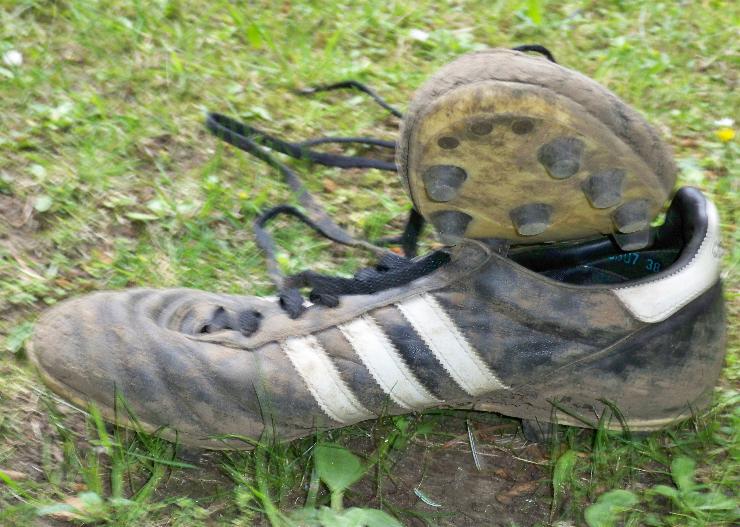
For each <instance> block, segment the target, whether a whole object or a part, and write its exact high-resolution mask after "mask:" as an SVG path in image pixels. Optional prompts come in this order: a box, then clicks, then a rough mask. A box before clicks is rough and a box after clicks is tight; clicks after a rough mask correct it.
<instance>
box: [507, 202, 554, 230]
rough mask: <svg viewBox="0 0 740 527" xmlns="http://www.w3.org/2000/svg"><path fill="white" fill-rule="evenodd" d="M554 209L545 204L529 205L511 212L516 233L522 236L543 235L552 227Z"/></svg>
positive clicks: (510, 215)
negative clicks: (551, 219) (551, 220)
mask: <svg viewBox="0 0 740 527" xmlns="http://www.w3.org/2000/svg"><path fill="white" fill-rule="evenodd" d="M551 215H552V207H551V206H550V205H546V204H545V203H528V204H527V205H522V206H521V207H517V208H515V209H512V210H511V211H509V217H510V218H511V221H512V222H513V223H514V227H515V228H516V231H517V232H518V233H519V234H520V235H522V236H535V235H537V234H542V233H543V232H545V230H546V229H547V228H548V227H549V226H550V216H551Z"/></svg>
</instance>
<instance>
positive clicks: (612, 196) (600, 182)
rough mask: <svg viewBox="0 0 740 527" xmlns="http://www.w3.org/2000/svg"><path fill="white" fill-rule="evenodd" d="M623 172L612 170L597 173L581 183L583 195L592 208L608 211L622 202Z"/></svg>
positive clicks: (616, 169) (617, 169)
mask: <svg viewBox="0 0 740 527" xmlns="http://www.w3.org/2000/svg"><path fill="white" fill-rule="evenodd" d="M624 177H625V172H624V170H622V169H619V168H614V169H611V170H604V171H602V172H597V173H595V174H593V175H592V176H591V177H589V178H588V179H587V180H585V181H584V182H583V185H582V187H581V188H582V189H583V193H584V194H585V195H586V197H587V198H588V201H589V202H590V203H591V205H592V206H593V207H594V208H597V209H608V208H609V207H614V206H615V205H619V202H620V201H622V185H623V184H624Z"/></svg>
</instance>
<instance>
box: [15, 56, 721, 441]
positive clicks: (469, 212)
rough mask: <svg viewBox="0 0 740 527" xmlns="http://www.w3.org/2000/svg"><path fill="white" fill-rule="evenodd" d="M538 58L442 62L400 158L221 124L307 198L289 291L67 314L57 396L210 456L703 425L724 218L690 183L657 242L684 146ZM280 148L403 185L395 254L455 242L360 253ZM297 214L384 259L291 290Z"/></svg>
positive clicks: (262, 239)
mask: <svg viewBox="0 0 740 527" xmlns="http://www.w3.org/2000/svg"><path fill="white" fill-rule="evenodd" d="M521 49H522V50H521V51H514V50H501V49H494V50H490V51H485V52H478V53H473V54H470V55H467V56H463V57H461V58H459V59H458V60H456V61H454V62H452V63H451V64H449V65H447V66H445V67H444V68H442V69H441V70H440V71H439V72H438V73H437V74H436V75H434V76H433V77H432V78H431V79H430V80H429V81H428V82H427V83H426V84H425V85H424V86H423V87H422V88H421V89H420V90H419V91H418V92H417V93H416V95H415V97H414V99H413V101H412V102H411V105H410V108H409V111H408V112H407V113H406V114H405V116H403V118H402V125H401V131H400V137H399V139H398V141H397V143H396V144H395V145H393V144H388V143H387V142H383V141H378V140H372V139H366V138H324V139H319V140H313V141H306V142H303V143H288V142H284V141H281V140H280V139H277V138H275V137H272V136H269V135H267V134H264V133H262V132H260V131H259V130H257V129H256V128H253V127H251V126H248V125H246V124H241V123H237V122H236V121H233V120H231V119H229V118H227V117H225V116H223V115H218V114H210V115H209V117H208V126H209V127H210V128H211V130H212V131H214V132H215V133H216V134H217V135H219V136H220V137H222V138H223V139H226V140H227V141H228V142H230V143H232V144H234V145H236V146H239V147H240V148H242V149H244V150H246V151H248V152H250V153H252V154H254V155H256V156H257V157H259V158H261V159H263V160H265V161H267V162H269V163H271V164H272V165H273V166H274V167H276V168H277V169H278V170H279V171H280V172H281V173H282V174H283V176H284V177H285V178H286V180H287V182H288V183H289V184H290V186H291V187H292V188H293V190H294V191H296V193H297V194H298V198H299V201H300V203H301V204H302V205H303V206H302V208H301V209H300V210H299V209H297V208H294V207H287V206H283V207H277V208H275V209H271V210H270V211H268V212H267V213H265V214H264V215H262V216H261V217H260V218H259V219H258V220H257V222H256V225H255V227H256V234H257V242H258V244H259V245H260V247H261V248H262V249H263V250H264V251H265V252H266V254H267V256H268V264H269V265H268V267H269V271H270V275H271V277H273V278H274V280H275V282H276V284H277V285H278V287H279V296H278V297H276V298H256V297H250V296H238V295H226V294H216V293H208V292H204V291H196V290H191V289H172V290H152V289H134V290H129V291H117V292H100V293H95V294H91V295H87V296H84V297H81V298H76V299H72V300H69V301H65V302H63V303H61V304H60V305H58V306H56V307H54V308H52V309H50V310H49V311H48V312H47V313H45V314H44V315H43V316H42V317H41V319H40V320H39V322H38V324H37V327H36V332H35V336H34V338H33V341H32V343H31V344H32V345H31V346H29V348H30V349H29V354H30V357H31V359H32V360H33V362H34V364H35V365H36V366H37V368H38V370H39V372H40V374H41V376H42V377H43V379H44V381H45V382H46V383H47V384H48V385H49V386H50V387H51V389H52V390H54V391H55V392H57V393H58V394H60V395H61V396H63V397H64V398H66V399H68V400H70V401H72V402H74V403H76V404H79V405H86V404H88V403H91V402H92V403H94V404H96V405H97V406H98V407H99V408H100V409H101V411H102V414H103V415H104V416H105V417H106V418H107V419H110V420H116V421H118V422H120V423H121V424H124V425H125V424H128V425H131V424H132V422H133V419H132V417H131V416H132V415H135V416H136V422H138V423H140V424H141V425H142V426H144V427H145V428H147V429H149V430H160V431H161V433H163V435H164V437H167V438H170V439H173V440H174V439H176V440H178V441H179V442H181V443H184V444H187V445H194V446H201V447H206V448H215V449H224V448H248V447H249V444H248V443H246V442H244V441H242V440H239V439H235V436H247V437H252V438H257V437H259V436H260V435H261V434H263V433H265V432H269V433H270V434H276V435H277V436H278V437H280V438H283V439H291V438H296V437H300V436H305V435H308V434H311V433H313V432H315V430H316V429H319V430H324V429H329V428H337V427H342V426H346V425H350V424H353V423H357V422H359V421H363V420H367V419H373V418H376V417H377V416H380V415H388V414H390V415H393V414H402V413H408V412H412V411H420V410H424V409H427V408H432V407H451V408H467V409H477V410H485V411H495V412H499V413H501V414H505V415H508V416H515V417H519V418H522V419H524V420H528V421H530V422H531V421H537V422H539V423H541V424H545V423H552V422H559V423H562V424H568V425H574V426H585V427H588V426H596V424H597V423H598V422H599V421H600V419H602V417H603V416H604V414H605V413H613V414H614V415H615V416H618V419H617V418H614V419H606V420H604V421H602V422H605V423H606V425H607V426H609V427H612V428H619V427H623V426H627V427H629V428H630V429H631V430H635V431H649V430H654V429H658V428H661V427H664V426H668V425H670V424H671V423H674V422H676V421H679V420H681V419H685V418H687V417H689V416H691V415H692V414H694V413H697V412H701V411H702V410H704V409H706V408H707V406H708V405H709V404H710V402H711V397H712V389H713V386H714V384H715V383H716V381H717V378H718V376H719V373H720V370H721V367H722V364H723V357H724V353H725V351H724V344H725V320H724V308H723V299H722V289H721V284H720V281H719V276H720V273H719V270H720V254H721V251H720V247H719V242H720V238H719V236H720V234H719V220H718V216H717V211H716V209H715V206H714V205H713V204H712V203H711V202H710V201H709V200H708V199H707V198H706V197H704V196H703V195H702V193H701V192H699V191H698V190H696V189H694V188H682V189H680V190H678V191H677V192H675V193H674V195H673V198H672V202H671V204H670V206H669V207H668V209H667V212H665V221H664V222H663V223H662V225H660V226H658V227H651V222H653V220H654V219H655V218H656V217H657V216H658V215H659V214H660V213H661V212H662V210H663V207H664V205H665V203H666V202H667V200H668V199H669V197H670V195H671V193H672V191H673V185H674V183H675V168H674V165H673V162H672V160H671V156H670V153H669V151H668V149H667V147H666V146H665V145H664V144H663V143H662V142H661V140H660V139H659V138H658V136H657V134H656V133H655V131H654V130H653V129H652V128H651V127H650V126H649V125H648V124H647V123H646V122H645V121H644V119H643V118H642V117H641V116H640V115H638V114H637V113H636V112H635V111H634V110H632V109H631V108H630V107H628V106H627V105H626V104H624V103H623V102H622V101H621V100H619V99H618V98H617V97H616V96H615V95H613V94H612V93H610V92H609V91H607V90H606V89H605V88H603V87H602V86H600V85H598V84H597V83H595V82H594V81H592V80H590V79H588V78H587V77H585V76H583V75H581V74H579V73H576V72H574V71H571V70H569V69H566V68H564V67H561V66H560V65H558V64H556V63H555V62H554V60H553V59H552V57H551V56H550V55H549V53H548V52H547V51H546V50H544V49H541V48H538V47H536V46H534V47H533V46H530V47H526V48H521ZM531 51H538V52H540V53H543V54H545V55H546V56H544V57H542V56H538V55H533V54H530V53H527V52H531ZM341 86H342V85H335V86H330V87H328V88H329V89H333V88H337V87H341ZM343 86H345V87H346V86H347V85H343ZM349 86H350V87H356V88H360V89H363V90H364V91H367V92H368V93H369V94H370V95H371V96H373V97H374V98H375V99H376V101H378V102H380V103H381V104H384V105H385V103H384V102H383V101H382V100H380V99H379V97H377V95H376V94H375V93H374V92H372V91H371V90H369V89H367V88H365V87H363V86H361V85H357V84H352V83H350V84H349ZM386 106H387V105H386ZM389 109H391V111H393V112H394V113H396V114H397V115H399V116H400V113H398V112H396V111H395V110H393V109H392V108H389ZM327 142H340V143H341V142H359V143H365V144H369V145H373V146H378V147H381V148H382V147H391V148H392V147H394V146H395V155H396V161H395V163H393V162H390V161H382V160H373V159H368V158H364V157H357V156H338V155H332V154H328V153H325V152H322V151H318V150H316V149H315V148H314V147H315V145H317V144H321V143H327ZM271 151H272V152H274V151H277V152H280V153H283V154H288V155H292V156H294V157H302V158H305V159H309V160H311V161H314V162H316V163H323V164H329V165H334V166H343V167H352V166H354V167H363V166H364V167H375V168H379V169H385V170H396V169H397V172H398V173H399V174H400V176H401V179H402V181H403V184H404V186H405V188H406V190H407V191H408V193H409V195H410V197H411V199H412V201H413V204H414V208H415V213H414V214H412V216H411V218H410V220H409V223H408V225H407V228H406V230H405V232H404V235H403V236H401V238H400V239H398V240H395V241H396V242H397V243H401V244H402V245H403V246H404V247H405V249H406V253H407V256H408V255H413V253H414V249H415V239H416V236H417V235H418V232H419V230H420V227H421V225H422V223H423V221H424V220H428V221H429V222H430V223H431V224H432V225H433V226H434V227H435V229H436V231H437V234H438V237H439V240H440V241H441V242H442V244H443V245H444V248H442V249H440V250H435V251H433V252H430V253H428V254H426V255H424V256H421V257H413V258H412V257H402V256H398V255H396V254H394V253H392V252H390V251H387V250H385V249H382V248H379V247H378V246H376V245H373V244H370V243H369V242H366V241H362V240H357V239H355V238H353V237H352V236H350V235H349V234H348V233H347V232H346V231H344V230H342V229H341V228H339V227H338V226H337V225H336V224H335V223H333V222H332V220H331V219H330V218H328V216H327V215H326V214H325V212H324V211H323V209H321V207H320V206H319V205H318V203H317V202H316V201H315V200H313V198H312V197H311V196H310V194H308V193H307V192H306V191H305V189H304V188H303V186H302V185H301V183H300V181H299V180H298V177H297V175H296V174H295V173H294V172H293V171H292V170H291V169H290V168H289V167H288V166H287V165H285V164H284V163H282V162H281V161H278V160H276V159H275V158H274V157H273V156H272V154H271V153H270V152H271ZM280 213H288V214H292V215H293V216H295V217H297V218H299V219H301V220H303V221H304V222H306V223H308V224H309V225H310V226H312V227H313V228H315V229H316V230H318V231H319V232H321V233H322V234H324V235H326V236H328V237H329V238H331V239H333V240H336V241H339V242H341V243H346V244H349V245H358V246H363V247H367V248H369V249H372V250H374V251H376V252H377V253H378V254H379V255H380V263H379V264H378V265H377V266H376V267H375V268H371V269H363V270H361V271H359V272H358V273H357V274H356V275H355V276H354V277H353V278H342V277H332V276H326V275H320V274H318V273H314V272H311V271H305V272H303V273H300V274H298V275H292V276H283V275H282V274H281V272H280V270H279V266H278V265H277V264H276V262H275V258H274V244H273V242H272V240H271V239H270V237H269V234H268V233H267V231H266V228H265V227H266V224H267V222H268V221H269V220H271V219H272V218H273V217H275V216H276V215H277V214H280ZM307 288H310V289H312V291H311V294H310V297H309V298H310V301H308V300H306V299H304V298H303V297H302V296H301V294H300V291H301V289H307ZM121 400H125V401H126V405H125V408H126V411H123V410H122V407H121V406H120V404H119V401H121ZM620 414H621V415H620Z"/></svg>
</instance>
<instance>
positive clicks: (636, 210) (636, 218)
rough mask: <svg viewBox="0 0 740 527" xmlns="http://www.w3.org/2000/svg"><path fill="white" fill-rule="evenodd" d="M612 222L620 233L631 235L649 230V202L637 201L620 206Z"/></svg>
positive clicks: (613, 215)
mask: <svg viewBox="0 0 740 527" xmlns="http://www.w3.org/2000/svg"><path fill="white" fill-rule="evenodd" d="M612 220H614V225H616V227H617V229H619V232H623V233H624V234H630V233H633V232H637V231H641V230H644V229H647V228H648V226H649V225H650V221H649V219H648V201H647V200H646V199H636V200H633V201H628V202H627V203H624V204H623V205H620V206H619V208H618V209H616V210H615V211H614V213H613V214H612Z"/></svg>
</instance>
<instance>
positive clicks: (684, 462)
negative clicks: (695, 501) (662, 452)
mask: <svg viewBox="0 0 740 527" xmlns="http://www.w3.org/2000/svg"><path fill="white" fill-rule="evenodd" d="M695 470H696V462H695V461H694V460H693V459H691V458H688V457H685V456H680V457H677V458H675V459H674V460H673V462H672V463H671V476H672V477H673V481H675V482H676V486H677V487H678V488H679V489H681V490H682V491H684V492H686V491H688V490H691V489H693V488H694V487H695V486H696V483H695V482H694V471H695Z"/></svg>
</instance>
